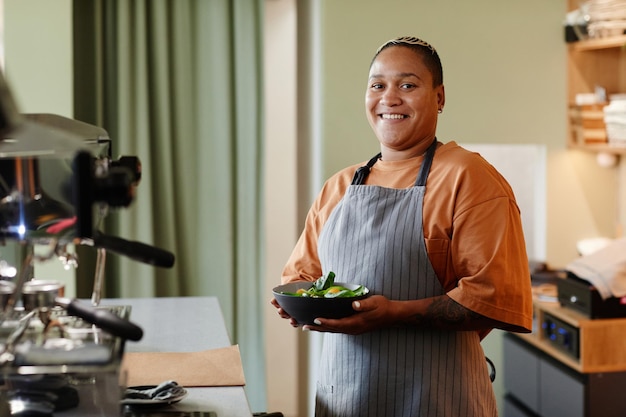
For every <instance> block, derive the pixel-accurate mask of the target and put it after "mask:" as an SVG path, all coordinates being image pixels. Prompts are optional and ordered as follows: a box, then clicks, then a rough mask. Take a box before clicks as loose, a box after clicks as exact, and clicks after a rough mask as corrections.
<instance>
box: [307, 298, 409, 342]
mask: <svg viewBox="0 0 626 417" xmlns="http://www.w3.org/2000/svg"><path fill="white" fill-rule="evenodd" d="M352 308H354V309H355V310H356V311H357V313H356V314H353V315H352V316H349V317H345V318H342V319H325V318H317V319H315V322H316V324H314V325H309V324H307V325H305V326H303V328H302V329H303V330H312V331H316V332H330V333H345V334H352V335H356V334H362V333H366V332H370V331H372V330H377V329H381V328H384V327H389V326H393V325H395V324H397V318H396V309H395V302H393V301H391V300H389V299H388V298H387V297H384V296H382V295H372V296H371V297H368V298H365V299H362V300H359V301H355V302H353V303H352Z"/></svg>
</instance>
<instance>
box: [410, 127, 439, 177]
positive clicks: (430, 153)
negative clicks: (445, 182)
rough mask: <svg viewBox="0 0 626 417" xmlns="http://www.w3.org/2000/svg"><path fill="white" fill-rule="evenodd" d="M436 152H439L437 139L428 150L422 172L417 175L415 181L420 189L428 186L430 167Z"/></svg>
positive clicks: (421, 168)
mask: <svg viewBox="0 0 626 417" xmlns="http://www.w3.org/2000/svg"><path fill="white" fill-rule="evenodd" d="M435 150H437V138H435V140H433V143H431V144H430V146H429V147H428V149H426V154H425V155H424V161H422V166H421V167H420V172H419V174H418V175H417V179H416V180H415V185H416V186H418V187H422V186H424V185H426V179H427V178H428V174H429V173H430V166H431V165H432V164H433V158H434V157H435Z"/></svg>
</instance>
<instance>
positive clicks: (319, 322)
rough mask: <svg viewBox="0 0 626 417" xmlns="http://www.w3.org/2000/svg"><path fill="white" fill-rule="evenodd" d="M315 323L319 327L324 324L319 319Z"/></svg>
mask: <svg viewBox="0 0 626 417" xmlns="http://www.w3.org/2000/svg"><path fill="white" fill-rule="evenodd" d="M313 323H315V324H317V325H318V326H320V325H321V324H322V322H321V321H319V320H318V319H315V320H313Z"/></svg>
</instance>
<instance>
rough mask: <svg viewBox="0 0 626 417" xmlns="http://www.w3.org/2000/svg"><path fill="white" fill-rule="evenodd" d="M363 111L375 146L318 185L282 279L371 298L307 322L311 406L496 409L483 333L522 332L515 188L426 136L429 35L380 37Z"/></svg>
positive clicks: (438, 92) (431, 114) (363, 410)
mask: <svg viewBox="0 0 626 417" xmlns="http://www.w3.org/2000/svg"><path fill="white" fill-rule="evenodd" d="M365 105H366V112H367V117H368V121H369V123H370V125H371V127H372V129H373V131H374V133H375V134H376V136H377V138H378V140H379V142H380V154H379V155H377V156H375V157H374V158H372V159H371V160H370V161H369V162H368V163H367V164H366V165H364V166H363V167H361V168H359V166H360V165H355V166H352V167H348V168H346V169H344V170H342V171H340V172H338V173H337V174H335V175H334V176H333V177H331V178H330V179H329V180H328V181H327V182H326V184H325V185H324V187H323V189H322V190H321V192H320V194H319V195H318V197H317V199H316V201H315V202H314V204H313V206H312V207H311V210H310V212H309V214H308V216H307V219H306V225H305V228H304V231H303V233H302V235H301V237H300V239H299V240H298V243H297V244H296V247H295V248H294V250H293V253H292V255H291V257H290V259H289V261H288V263H287V265H286V266H285V269H284V271H283V277H282V282H283V283H286V282H290V281H297V280H308V281H314V280H316V279H317V278H319V277H320V276H322V275H325V274H327V273H328V272H329V271H333V272H335V274H336V276H337V281H342V282H353V283H358V284H363V285H365V286H367V287H368V288H369V289H370V291H371V292H372V294H373V295H372V296H371V297H369V298H367V299H364V300H361V301H358V302H354V303H353V308H354V309H355V310H356V311H357V313H356V314H354V315H353V316H350V317H348V318H344V319H339V320H336V319H326V318H323V317H320V318H318V319H316V321H315V323H316V324H315V325H311V326H309V325H307V326H304V329H305V330H313V331H319V332H325V333H326V334H325V336H324V347H323V357H322V358H321V359H320V361H319V362H320V366H321V368H320V370H319V372H320V380H319V381H318V385H317V394H316V412H315V414H316V416H320V417H321V416H333V417H334V416H336V417H339V416H341V417H349V416H354V417H357V416H358V417H364V416H376V417H382V416H389V417H391V416H393V417H400V416H422V417H424V416H464V417H472V416H476V417H486V416H496V415H497V407H496V401H495V397H494V394H493V388H492V386H491V382H490V379H489V375H488V369H487V364H486V361H485V357H484V353H483V351H482V348H481V346H480V341H481V340H482V338H483V337H484V336H485V335H487V334H488V333H489V331H491V330H492V329H494V328H499V329H504V330H508V331H516V332H529V331H530V330H531V328H532V295H531V287H530V273H529V270H528V259H527V255H526V250H525V243H524V236H523V232H522V225H521V220H520V214H519V209H518V207H517V204H516V202H515V197H514V195H513V192H512V190H511V188H510V186H509V185H508V183H507V182H506V181H505V180H504V178H503V177H502V176H501V175H500V174H499V173H498V172H497V171H496V170H495V169H494V168H493V167H492V166H491V165H490V164H488V163H487V162H486V161H485V160H484V159H483V158H482V157H480V156H479V155H478V154H475V153H471V152H469V151H467V150H465V149H463V148H461V147H459V146H458V145H457V144H456V143H455V142H449V143H446V144H442V143H440V142H438V141H437V138H436V127H437V118H438V114H440V113H441V112H442V111H443V108H444V105H445V90H444V85H443V74H442V68H441V62H440V60H439V56H438V54H437V52H436V50H435V49H434V48H433V47H432V46H431V45H429V44H428V43H426V42H424V41H422V40H420V39H417V38H413V37H402V38H397V39H394V40H391V41H389V42H386V43H385V44H383V45H382V46H381V47H380V48H379V49H378V51H377V52H376V54H375V56H374V59H373V61H372V63H371V66H370V71H369V78H368V87H367V91H366V95H365ZM361 165H362V164H361ZM272 303H273V304H274V306H275V307H277V308H278V313H279V314H280V315H281V317H283V318H286V319H291V318H290V317H289V316H288V315H287V314H286V313H285V312H284V311H283V310H282V309H280V307H279V306H278V305H277V303H276V301H275V300H272ZM291 324H292V325H297V323H295V321H294V320H293V319H291Z"/></svg>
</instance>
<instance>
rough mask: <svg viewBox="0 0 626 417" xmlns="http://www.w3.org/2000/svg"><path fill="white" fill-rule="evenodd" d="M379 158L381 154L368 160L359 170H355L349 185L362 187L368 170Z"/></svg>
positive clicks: (368, 172)
mask: <svg viewBox="0 0 626 417" xmlns="http://www.w3.org/2000/svg"><path fill="white" fill-rule="evenodd" d="M381 156H382V154H380V153H378V154H377V155H376V156H374V157H373V158H372V159H370V160H369V161H368V162H367V164H366V165H363V166H362V167H361V168H359V169H357V170H356V172H355V173H354V177H352V184H351V185H363V183H364V182H365V178H367V176H368V175H369V174H370V170H371V169H372V167H373V166H374V164H375V163H376V161H378V160H379V159H380V157H381Z"/></svg>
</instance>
